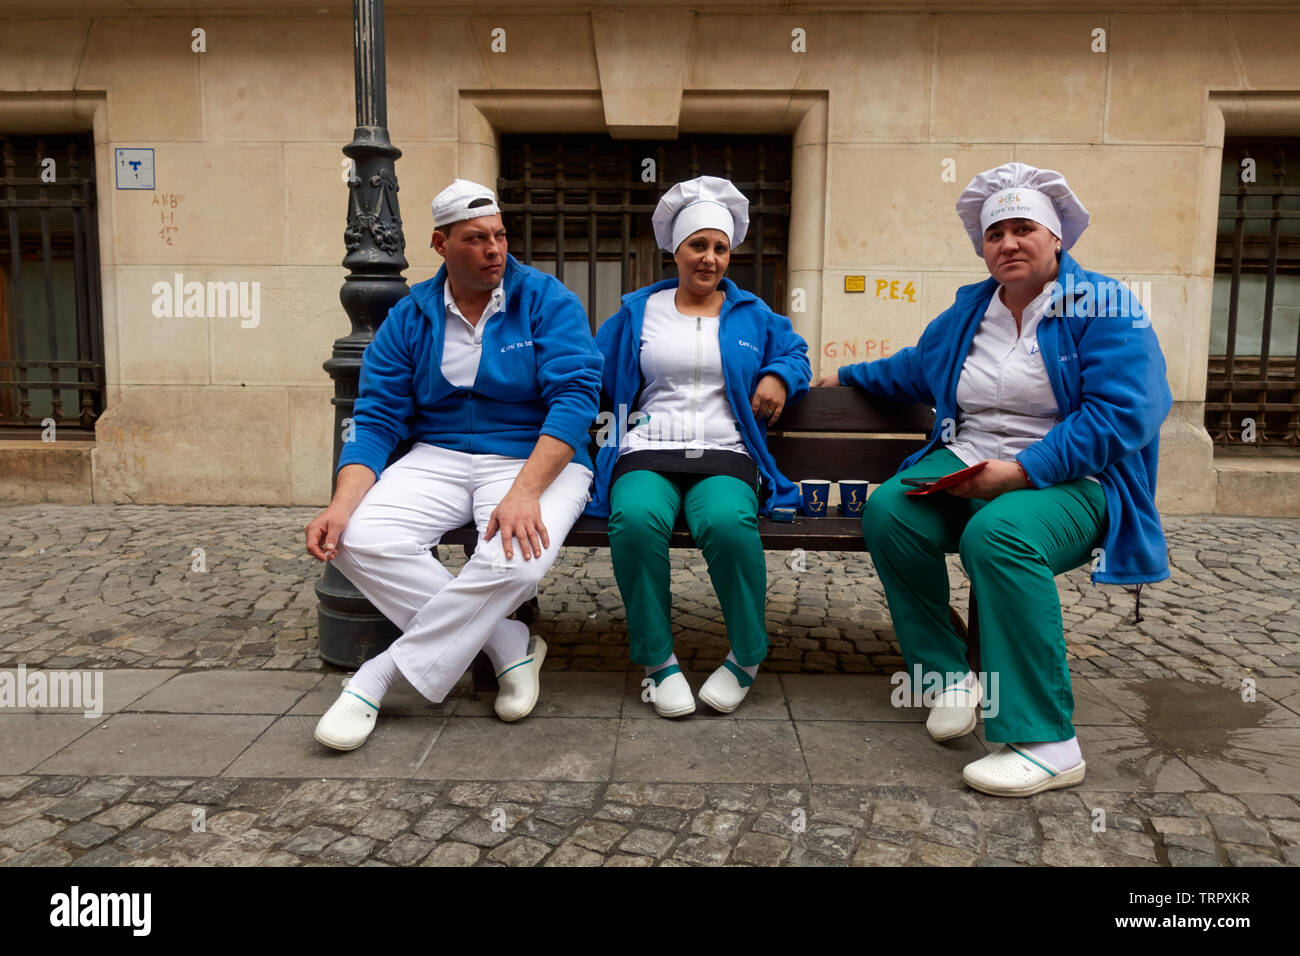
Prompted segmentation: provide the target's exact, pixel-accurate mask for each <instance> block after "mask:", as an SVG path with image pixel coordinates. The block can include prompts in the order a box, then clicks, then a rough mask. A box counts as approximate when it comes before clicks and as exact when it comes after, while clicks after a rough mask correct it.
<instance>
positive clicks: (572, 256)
mask: <svg viewBox="0 0 1300 956" xmlns="http://www.w3.org/2000/svg"><path fill="white" fill-rule="evenodd" d="M790 150H791V141H790V138H789V137H788V136H690V137H683V138H682V139H681V140H679V141H676V142H661V141H645V142H640V141H627V140H612V139H610V138H609V137H607V136H578V135H574V136H538V135H525V134H511V135H506V136H502V137H501V178H500V179H499V180H498V182H497V196H498V198H499V200H500V205H501V210H502V213H503V216H504V219H505V224H506V233H507V235H508V236H509V239H510V251H511V253H512V254H514V255H515V256H516V257H518V258H519V260H520V261H521V262H524V263H526V264H527V265H531V266H533V267H534V268H537V269H541V270H542V271H544V272H548V273H550V274H552V275H554V276H556V277H558V278H559V279H560V281H562V282H563V283H564V284H565V285H566V286H568V287H569V288H570V289H572V290H573V291H574V292H576V293H577V294H578V297H579V298H581V299H582V304H583V306H584V307H585V308H586V309H587V315H588V317H589V318H590V320H591V328H592V331H593V332H594V331H595V330H596V329H597V328H598V327H599V326H600V324H601V323H602V322H603V321H604V320H605V319H607V318H609V317H610V316H611V315H613V314H614V313H615V312H617V311H618V307H619V297H620V296H621V295H623V294H624V293H627V292H631V291H633V290H635V289H639V288H641V287H642V286H645V285H649V284H650V283H652V282H655V281H657V280H659V279H662V278H666V277H669V276H674V275H676V266H675V264H674V263H673V257H672V255H671V254H670V253H667V252H663V251H661V250H659V248H658V247H657V245H656V243H655V238H654V229H653V227H652V226H651V224H650V216H651V214H652V213H653V212H654V210H655V205H656V204H657V203H658V202H659V197H660V196H662V195H663V194H664V192H665V191H666V190H667V189H669V188H670V187H671V186H672V185H673V184H674V183H678V182H681V181H682V180H686V179H694V178H695V177H696V176H721V177H723V178H725V179H729V180H731V181H732V182H733V183H735V185H736V187H737V188H738V189H739V190H740V191H741V192H742V193H744V194H745V196H746V197H747V198H748V199H749V233H748V235H747V236H746V238H745V241H744V242H742V243H741V244H740V245H739V246H737V247H736V249H735V250H734V251H733V252H732V255H731V264H730V265H729V266H728V267H727V278H729V279H731V280H732V281H733V282H735V283H736V284H737V285H738V286H740V287H741V288H742V289H746V290H747V291H749V292H752V293H754V294H755V295H757V296H758V297H759V298H761V299H763V301H765V302H766V303H767V304H768V305H769V306H771V307H772V309H773V310H774V311H776V312H782V313H784V311H785V308H784V303H785V297H786V289H785V286H786V255H787V253H786V248H787V243H788V236H789V228H790ZM647 177H648V178H649V180H650V181H649V182H647V181H646V178H647ZM593 263H594V267H593Z"/></svg>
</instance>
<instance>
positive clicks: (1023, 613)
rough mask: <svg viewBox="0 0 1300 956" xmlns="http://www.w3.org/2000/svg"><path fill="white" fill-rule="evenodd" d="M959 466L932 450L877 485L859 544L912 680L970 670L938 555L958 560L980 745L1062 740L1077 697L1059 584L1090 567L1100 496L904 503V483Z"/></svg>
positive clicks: (1076, 491) (1015, 495) (1019, 495)
mask: <svg viewBox="0 0 1300 956" xmlns="http://www.w3.org/2000/svg"><path fill="white" fill-rule="evenodd" d="M963 467H965V466H964V465H963V463H962V461H961V459H959V458H958V457H957V456H956V455H954V454H953V453H952V452H950V451H948V450H947V449H946V448H941V449H936V450H935V451H932V452H930V453H929V454H928V455H926V456H925V457H924V458H922V459H921V460H920V461H918V462H917V463H916V464H915V465H913V466H912V467H911V468H908V469H907V470H905V471H902V472H899V473H898V474H897V475H895V476H894V477H892V478H890V479H889V480H888V481H886V482H884V483H883V484H882V485H881V486H880V487H879V488H877V489H876V491H875V492H874V493H873V494H872V495H871V496H870V497H869V498H867V504H866V507H865V508H864V509H863V512H862V534H863V537H864V538H865V539H866V543H867V550H868V551H870V552H871V557H872V559H873V560H874V561H875V564H876V571H877V573H878V574H879V575H880V580H881V583H882V584H883V585H884V588H885V598H886V600H887V601H888V602H889V613H890V614H891V615H892V617H893V620H894V632H895V633H896V634H897V635H898V642H899V644H900V646H901V647H902V650H903V657H904V659H905V660H906V661H907V667H908V672H909V674H913V675H914V674H915V670H916V668H918V667H919V668H920V670H921V673H922V674H923V675H930V674H933V673H938V674H941V675H946V674H964V673H966V672H967V671H968V670H969V669H970V668H969V665H968V664H967V663H966V646H965V644H964V643H963V641H962V640H961V638H960V637H958V636H957V633H956V631H954V630H953V627H952V624H951V622H950V620H949V617H948V598H949V595H948V571H947V568H946V565H945V562H944V555H945V554H947V553H952V552H956V553H958V554H960V555H961V562H962V565H963V567H964V568H965V569H966V574H967V576H968V577H969V578H970V582H971V590H972V593H973V594H974V595H975V598H976V603H977V607H978V610H977V613H978V615H979V622H978V623H979V640H980V666H981V668H982V670H983V673H984V675H985V676H983V678H982V682H983V683H984V685H985V693H986V695H988V696H989V697H990V700H989V701H988V703H986V704H985V711H984V714H985V720H984V731H985V737H986V739H988V740H989V741H992V742H995V743H1033V742H1037V741H1057V740H1069V739H1070V738H1071V737H1073V736H1074V727H1073V725H1072V724H1071V722H1070V718H1071V717H1072V715H1073V713H1074V695H1073V694H1072V693H1071V691H1070V669H1069V666H1068V664H1067V662H1066V659H1065V635H1064V631H1063V628H1062V624H1061V602H1060V598H1059V596H1058V594H1057V591H1056V581H1055V577H1056V575H1058V574H1060V573H1062V572H1064V571H1068V570H1070V569H1072V568H1077V567H1079V566H1080V565H1081V564H1085V563H1087V562H1089V561H1091V560H1092V559H1093V557H1094V552H1093V549H1094V548H1098V547H1100V545H1101V542H1102V540H1103V537H1104V533H1105V529H1106V497H1105V494H1104V492H1103V491H1102V489H1101V486H1100V485H1098V484H1097V483H1096V482H1094V481H1087V480H1079V481H1070V482H1064V483H1062V484H1059V485H1053V486H1052V487H1050V488H1041V489H1032V488H1026V489H1023V490H1020V491H1010V492H1007V493H1006V494H1002V495H999V496H998V497H996V498H994V499H993V500H992V501H975V500H970V499H965V498H954V497H952V496H951V495H947V494H943V493H940V494H937V495H928V496H924V497H922V496H912V497H909V496H907V495H906V494H905V492H906V491H907V490H908V488H907V487H906V486H905V485H903V484H902V479H903V478H931V477H937V476H939V475H946V474H949V473H950V472H954V471H957V470H959V469H960V468H963ZM915 690H916V691H917V692H919V691H920V690H921V688H915Z"/></svg>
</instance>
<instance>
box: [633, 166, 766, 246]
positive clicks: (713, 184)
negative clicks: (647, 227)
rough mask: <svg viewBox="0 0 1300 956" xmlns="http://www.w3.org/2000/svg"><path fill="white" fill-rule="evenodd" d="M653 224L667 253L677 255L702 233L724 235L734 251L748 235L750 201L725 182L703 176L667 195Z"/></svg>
mask: <svg viewBox="0 0 1300 956" xmlns="http://www.w3.org/2000/svg"><path fill="white" fill-rule="evenodd" d="M650 221H651V222H652V223H653V224H654V228H655V240H656V241H657V242H658V243H659V248H660V249H663V250H664V251H665V252H676V251H677V247H678V246H680V245H681V244H682V242H683V240H685V239H686V237H687V236H690V235H692V234H693V233H697V232H699V231H700V230H701V229H717V230H720V231H721V232H723V233H725V234H726V236H727V242H728V243H730V244H731V247H732V248H733V249H734V248H735V247H736V246H738V245H740V244H741V243H742V242H744V241H745V233H746V232H748V231H749V200H748V199H746V198H745V194H744V193H742V192H741V191H740V190H739V189H737V188H736V187H735V186H733V185H732V184H731V183H730V182H729V181H727V180H725V179H722V178H720V177H718V176H700V177H698V178H696V179H691V180H688V181H686V182H684V183H678V184H677V185H676V186H674V187H673V188H672V189H670V190H668V192H666V193H664V195H663V198H662V199H660V200H659V205H658V206H656V207H655V212H654V215H653V216H652V217H651V220H650Z"/></svg>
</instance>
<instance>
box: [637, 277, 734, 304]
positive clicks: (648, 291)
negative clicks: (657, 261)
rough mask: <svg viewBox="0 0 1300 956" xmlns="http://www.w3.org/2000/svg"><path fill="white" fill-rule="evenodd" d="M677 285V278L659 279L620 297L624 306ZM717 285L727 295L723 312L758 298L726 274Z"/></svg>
mask: <svg viewBox="0 0 1300 956" xmlns="http://www.w3.org/2000/svg"><path fill="white" fill-rule="evenodd" d="M677 285H678V280H677V279H660V280H659V281H658V282H655V283H652V284H650V285H648V286H645V287H644V288H640V289H637V290H636V291H634V292H629V293H628V294H627V295H625V296H623V297H622V302H623V304H624V305H626V306H633V305H635V304H638V303H644V301H645V300H646V299H648V298H650V296H652V295H654V294H655V293H656V292H661V291H663V290H664V289H675V288H677ZM718 287H719V288H720V289H722V292H723V294H724V295H725V296H726V297H727V298H726V301H725V302H723V303H722V311H723V312H726V311H727V310H728V309H730V308H731V307H732V306H733V305H735V304H736V303H738V302H748V301H750V300H751V299H752V300H757V299H758V296H756V295H754V293H752V292H747V291H745V290H744V289H742V288H741V287H740V286H738V285H736V283H734V282H732V281H731V280H730V279H728V278H727V277H726V276H723V277H722V281H721V282H720V283H718Z"/></svg>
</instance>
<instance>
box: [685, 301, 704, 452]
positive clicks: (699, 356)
mask: <svg viewBox="0 0 1300 956" xmlns="http://www.w3.org/2000/svg"><path fill="white" fill-rule="evenodd" d="M703 366H704V319H703V318H702V317H700V316H698V315H697V316H696V317H695V388H694V389H693V390H692V391H691V435H690V438H689V439H687V440H688V441H695V416H696V408H697V405H698V403H699V400H700V370H701V369H702V368H703Z"/></svg>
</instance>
